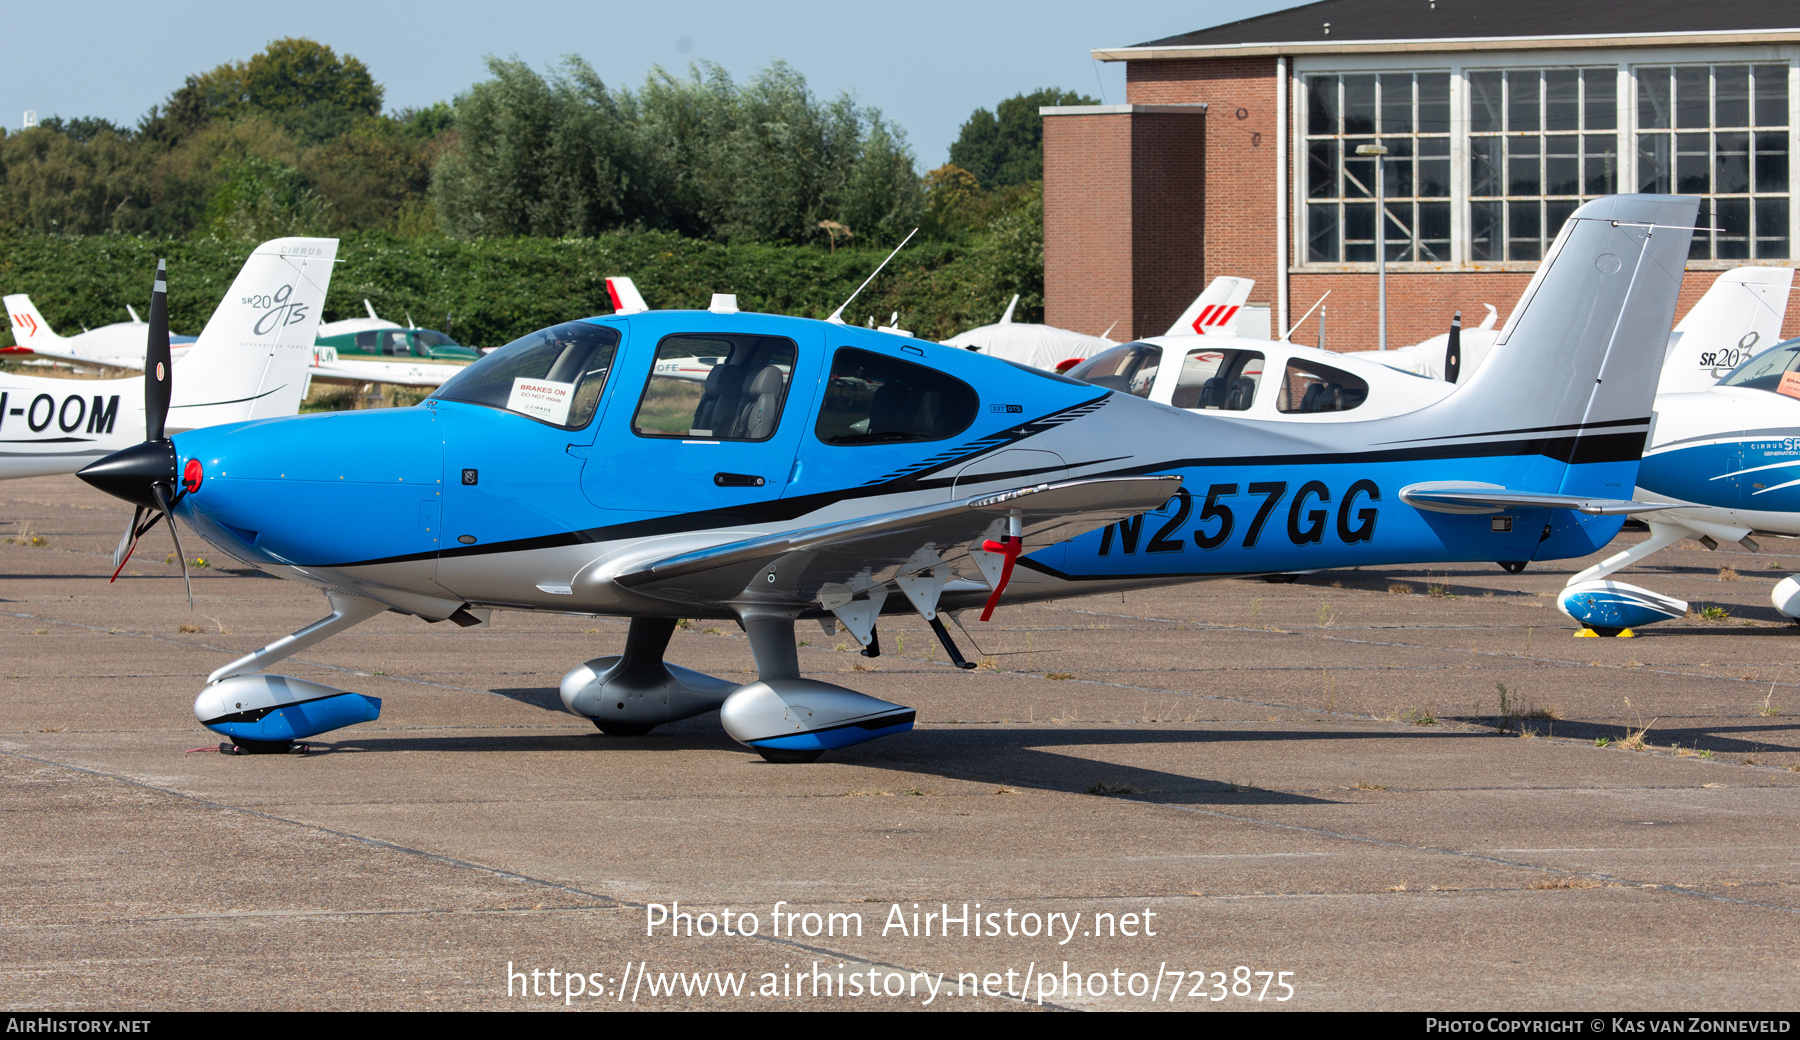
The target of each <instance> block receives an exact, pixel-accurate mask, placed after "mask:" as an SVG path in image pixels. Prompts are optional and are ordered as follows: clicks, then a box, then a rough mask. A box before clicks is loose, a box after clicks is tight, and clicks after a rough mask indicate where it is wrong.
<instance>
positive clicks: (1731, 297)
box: [1350, 267, 1794, 394]
mask: <svg viewBox="0 0 1800 1040" xmlns="http://www.w3.org/2000/svg"><path fill="white" fill-rule="evenodd" d="M1793 284H1794V269H1793V268H1791V267H1738V268H1734V269H1733V270H1730V271H1726V272H1725V273H1724V274H1722V275H1720V276H1719V277H1718V278H1717V279H1715V280H1714V281H1713V284H1712V285H1711V286H1710V287H1709V288H1708V289H1707V290H1706V295H1704V296H1702V297H1701V298H1700V302H1699V303H1696V304H1695V305H1694V307H1693V309H1692V310H1690V311H1688V312H1687V314H1686V315H1685V316H1683V317H1682V319H1681V321H1680V322H1679V323H1678V324H1676V326H1675V331H1673V332H1671V333H1670V334H1669V345H1668V348H1667V350H1666V352H1665V353H1664V357H1663V371H1662V383H1661V385H1659V386H1658V387H1657V388H1656V392H1657V393H1659V394H1674V393H1686V392H1689V391H1694V390H1705V389H1706V388H1707V387H1710V386H1712V385H1713V384H1714V383H1716V382H1718V381H1719V379H1720V378H1721V377H1722V376H1724V375H1725V373H1727V372H1729V371H1731V370H1732V369H1733V368H1736V367H1737V366H1738V365H1740V364H1742V363H1744V362H1745V361H1747V360H1749V359H1750V357H1751V355H1753V354H1755V353H1757V352H1758V351H1760V350H1764V349H1766V348H1768V347H1769V345H1770V344H1772V343H1774V342H1775V341H1776V340H1778V339H1780V338H1781V319H1782V316H1783V315H1784V314H1786V313H1787V300H1788V291H1789V290H1790V289H1791V288H1792V287H1793ZM1487 312H1488V313H1487V317H1486V318H1485V319H1484V320H1483V321H1482V323H1481V324H1480V325H1479V326H1477V327H1475V328H1473V329H1461V331H1460V333H1459V335H1458V336H1457V339H1458V344H1457V346H1458V348H1459V349H1458V351H1457V358H1458V361H1457V363H1456V365H1455V371H1452V370H1451V365H1450V362H1449V360H1448V359H1449V355H1450V342H1451V335H1450V333H1447V332H1445V333H1439V334H1438V335H1436V336H1433V337H1431V338H1430V339H1428V340H1425V341H1424V342H1422V343H1415V344H1413V345H1412V346H1408V347H1399V348H1396V349H1394V350H1387V351H1381V350H1357V351H1351V352H1350V353H1352V354H1354V355H1355V356H1356V357H1363V358H1368V359H1369V360H1370V361H1376V362H1380V363H1381V364H1383V365H1387V366H1388V367H1389V368H1397V369H1399V370H1401V371H1402V372H1411V373H1413V374H1414V375H1420V376H1425V377H1426V378H1428V379H1443V380H1446V381H1448V382H1451V383H1455V382H1459V381H1460V380H1461V378H1463V377H1467V376H1468V375H1469V374H1470V373H1472V372H1474V371H1475V370H1476V369H1478V368H1480V367H1481V363H1482V362H1483V361H1485V360H1487V355H1488V351H1489V350H1491V349H1493V346H1494V340H1495V338H1496V337H1497V336H1499V332H1498V330H1496V329H1495V328H1494V323H1495V319H1496V317H1497V314H1496V312H1495V310H1494V307H1493V305H1492V304H1488V305H1487ZM1684 344H1685V345H1684Z"/></svg>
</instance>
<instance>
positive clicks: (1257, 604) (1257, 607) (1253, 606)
mask: <svg viewBox="0 0 1800 1040" xmlns="http://www.w3.org/2000/svg"><path fill="white" fill-rule="evenodd" d="M1260 613H1262V600H1260V599H1253V600H1251V601H1250V620H1252V621H1255V620H1256V615H1258V614H1260Z"/></svg>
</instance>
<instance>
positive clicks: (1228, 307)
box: [1163, 275, 1256, 336]
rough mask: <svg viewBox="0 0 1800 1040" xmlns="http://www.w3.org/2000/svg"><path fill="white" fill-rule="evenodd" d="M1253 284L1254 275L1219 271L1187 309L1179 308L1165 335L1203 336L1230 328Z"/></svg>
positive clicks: (1247, 297)
mask: <svg viewBox="0 0 1800 1040" xmlns="http://www.w3.org/2000/svg"><path fill="white" fill-rule="evenodd" d="M1255 285H1256V279H1254V278H1231V277H1228V276H1225V275H1221V276H1219V277H1217V278H1214V279H1213V280H1212V281H1211V282H1210V283H1208V284H1207V286H1206V291H1205V292H1202V293H1201V294H1200V297H1199V298H1198V299H1196V300H1195V301H1194V302H1193V303H1190V304H1188V309H1187V310H1185V311H1182V312H1181V317H1179V318H1176V319H1175V324H1173V325H1171V326H1169V331H1168V332H1165V333H1163V335H1165V336H1196V335H1198V336H1204V335H1206V334H1207V333H1209V332H1230V331H1232V326H1233V325H1234V323H1235V322H1236V321H1237V317H1238V311H1239V310H1240V309H1241V308H1242V307H1243V306H1244V301H1245V300H1248V299H1249V298H1250V290H1251V289H1252V288H1254V287H1255Z"/></svg>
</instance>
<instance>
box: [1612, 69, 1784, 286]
mask: <svg viewBox="0 0 1800 1040" xmlns="http://www.w3.org/2000/svg"><path fill="white" fill-rule="evenodd" d="M1635 71H1636V74H1637V130H1638V133H1637V181H1638V190H1639V191H1646V192H1654V193H1659V194H1669V193H1679V194H1682V195H1704V196H1705V197H1706V199H1705V201H1704V202H1702V203H1701V204H1700V216H1699V227H1700V228H1701V229H1702V230H1698V231H1696V232H1695V233H1694V242H1693V246H1692V247H1691V249H1690V251H1689V253H1688V257H1689V259H1693V260H1741V259H1747V258H1750V257H1755V258H1757V259H1786V258H1787V257H1788V255H1789V244H1788V206H1789V202H1788V190H1789V189H1788V184H1789V176H1788V163H1789V156H1788V122H1789V119H1788V66H1787V65H1786V64H1781V65H1690V66H1683V65H1674V66H1667V65H1665V66H1648V67H1639V68H1638V69H1637V70H1635ZM1707 228H1711V230H1710V231H1709V230H1705V229H1707Z"/></svg>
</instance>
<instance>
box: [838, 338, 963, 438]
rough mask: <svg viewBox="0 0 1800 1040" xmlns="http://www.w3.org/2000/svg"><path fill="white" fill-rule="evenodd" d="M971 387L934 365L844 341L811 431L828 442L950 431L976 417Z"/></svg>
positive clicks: (952, 433)
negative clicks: (869, 349)
mask: <svg viewBox="0 0 1800 1040" xmlns="http://www.w3.org/2000/svg"><path fill="white" fill-rule="evenodd" d="M979 406H980V399H979V398H978V397H977V396H976V393H975V389H974V387H971V386H970V385H969V384H967V383H965V382H963V381H962V380H960V379H957V378H955V377H954V376H948V375H945V374H944V373H942V372H939V371H937V370H936V369H931V368H926V367H925V366H924V365H915V364H913V363H912V362H910V361H901V360H900V359H899V358H891V357H888V356H886V355H885V354H877V353H874V352H873V351H868V350H857V349H856V348H854V347H844V348H842V349H841V350H839V351H838V352H837V354H836V355H835V356H833V357H832V359H831V378H830V379H828V380H827V381H826V383H825V401H824V403H823V404H822V405H820V407H819V421H818V423H817V424H816V425H815V426H814V427H813V432H814V434H815V435H816V436H817V437H818V438H819V440H821V441H824V442H825V443H826V444H836V445H845V446H848V445H865V444H902V443H906V442H908V441H936V440H943V439H944V438H945V437H954V436H955V435H957V434H959V433H961V432H963V431H964V430H966V429H968V428H969V424H970V423H973V422H974V421H975V412H976V409H977V408H978V407H979Z"/></svg>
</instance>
